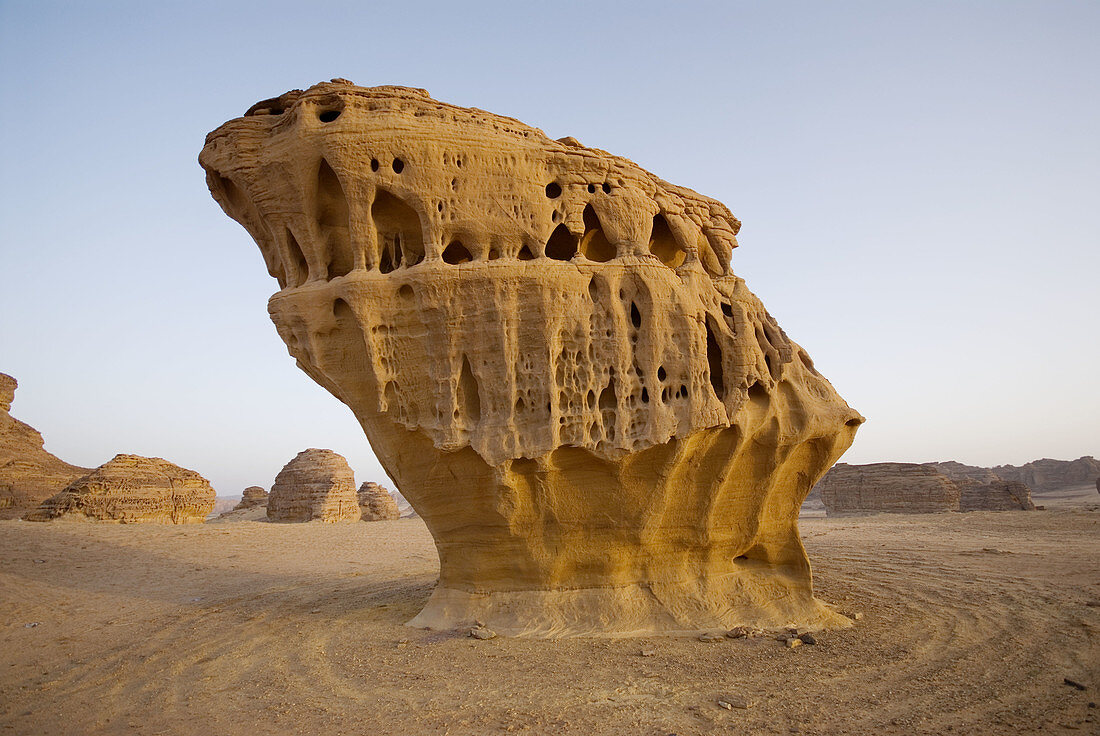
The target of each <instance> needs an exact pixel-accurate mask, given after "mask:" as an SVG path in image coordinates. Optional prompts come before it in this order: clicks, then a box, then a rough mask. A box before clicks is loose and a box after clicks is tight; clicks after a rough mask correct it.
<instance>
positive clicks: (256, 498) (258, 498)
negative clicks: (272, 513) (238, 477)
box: [233, 486, 267, 511]
mask: <svg viewBox="0 0 1100 736" xmlns="http://www.w3.org/2000/svg"><path fill="white" fill-rule="evenodd" d="M258 506H264V507H266V506H267V491H265V490H264V489H263V488H260V487H259V486H249V487H248V488H245V489H244V493H242V494H241V501H240V503H238V504H237V505H236V506H234V507H233V510H234V511H242V510H244V509H252V508H256V507H258Z"/></svg>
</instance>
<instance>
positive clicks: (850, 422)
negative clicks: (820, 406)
mask: <svg viewBox="0 0 1100 736" xmlns="http://www.w3.org/2000/svg"><path fill="white" fill-rule="evenodd" d="M861 424H863V421H862V420H860V419H859V418H857V417H852V418H851V419H849V420H848V421H846V422H844V425H845V426H847V427H858V426H859V425H861Z"/></svg>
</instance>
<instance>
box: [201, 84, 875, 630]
mask: <svg viewBox="0 0 1100 736" xmlns="http://www.w3.org/2000/svg"><path fill="white" fill-rule="evenodd" d="M199 160H200V162H201V164H202V166H203V167H204V168H205V169H206V173H207V183H208V185H209V187H210V191H211V193H212V194H213V196H214V198H215V199H216V200H217V201H218V203H219V204H220V205H221V206H222V208H223V209H224V210H225V212H226V213H227V214H228V215H229V216H231V217H233V218H234V219H236V220H237V221H238V222H240V223H241V224H242V225H243V226H244V227H245V228H246V229H247V230H248V231H249V233H250V234H251V235H252V236H253V238H254V239H255V240H256V242H257V243H258V244H259V246H260V251H261V253H262V254H263V257H264V260H265V262H266V264H267V268H268V272H269V273H270V274H271V275H272V276H273V277H274V278H275V279H276V280H277V281H278V291H277V293H276V294H275V295H274V296H273V297H272V298H271V300H270V302H269V304H268V311H269V312H270V314H271V318H272V320H273V321H274V323H275V326H276V328H277V329H278V332H279V335H280V336H281V337H282V338H283V340H284V341H285V342H286V344H287V346H288V348H289V350H290V353H291V355H293V356H294V358H295V359H296V360H297V362H298V365H299V366H300V367H301V368H302V370H304V371H305V372H306V373H307V374H309V375H310V377H312V378H313V379H314V380H315V381H317V382H318V383H319V384H321V385H322V386H324V387H325V388H326V389H328V390H329V391H330V392H331V393H332V394H333V395H334V396H336V397H337V398H338V399H340V400H341V401H343V402H344V403H345V404H347V405H348V406H349V407H350V408H351V409H352V411H353V412H354V413H355V415H356V417H357V418H358V420H359V422H360V424H361V425H362V426H363V429H364V431H365V432H366V434H367V437H368V439H369V440H370V442H371V445H372V447H373V448H374V451H375V454H376V455H377V456H378V458H379V459H380V461H381V462H382V464H383V466H384V468H385V470H386V472H387V473H388V474H389V476H390V477H391V478H393V479H394V481H395V482H396V483H397V486H398V488H399V489H400V490H401V492H402V493H403V494H404V496H405V497H406V498H408V500H409V501H410V503H411V504H412V505H413V507H414V508H415V509H416V511H417V513H418V514H419V515H420V516H421V517H423V519H424V521H425V523H426V524H427V526H428V528H429V529H430V531H431V532H432V534H433V536H434V537H435V540H436V545H437V548H438V551H439V558H440V576H439V585H438V586H437V588H436V589H435V592H434V593H433V595H432V598H431V600H430V601H429V602H428V604H427V607H426V608H425V609H424V610H423V611H422V612H421V613H420V615H418V616H417V617H416V618H415V619H414V620H413V622H412V623H413V624H415V625H419V626H429V627H436V628H452V627H455V626H458V625H462V624H468V623H470V622H472V621H474V620H479V619H480V620H481V621H483V622H484V623H485V624H486V626H487V627H489V628H491V629H493V630H495V631H497V632H499V633H501V634H509V635H530V636H563V635H576V634H590V633H641V632H648V631H669V630H683V629H698V628H721V627H724V628H729V627H731V626H733V625H736V624H747V625H760V626H763V625H769V626H770V625H776V624H791V625H798V626H803V627H807V626H827V625H831V624H835V625H843V619H842V618H841V617H839V616H837V615H836V614H834V613H832V612H830V611H829V610H828V609H827V608H826V607H824V606H822V605H821V604H820V603H819V602H818V601H817V600H816V599H815V598H814V597H813V593H812V586H811V578H810V566H809V561H808V560H807V557H806V553H805V551H804V550H803V547H802V543H801V541H800V539H799V535H798V528H797V516H798V508H799V504H800V503H801V502H802V499H803V498H804V497H805V496H806V494H807V493H808V492H809V490H810V488H811V487H812V486H813V484H814V482H815V481H816V480H817V479H818V478H819V477H820V476H821V474H822V473H824V472H825V470H826V469H827V468H828V467H829V466H830V465H832V464H833V462H835V461H836V459H837V458H838V457H839V456H840V455H841V454H842V453H843V452H844V451H845V450H846V449H847V447H848V446H849V445H850V444H851V442H852V439H853V438H854V436H855V432H856V430H857V428H858V426H859V424H860V423H861V422H862V421H863V418H862V417H861V416H860V415H859V414H858V413H857V412H856V411H854V410H852V409H851V408H850V407H849V406H848V405H847V404H846V403H845V402H844V400H843V399H842V398H841V397H840V396H839V395H837V393H836V391H835V390H834V389H833V387H832V386H831V385H830V384H829V382H828V381H827V380H826V379H825V378H824V377H823V376H821V375H820V374H819V373H818V372H817V370H816V369H815V368H814V366H813V362H812V361H811V360H810V358H809V356H808V355H807V354H806V352H805V351H804V350H802V349H801V348H800V347H799V346H798V345H796V344H795V343H794V342H792V341H791V340H790V339H789V338H788V337H787V335H786V334H785V333H784V332H783V330H782V329H780V327H779V325H778V324H777V323H776V322H775V320H774V319H773V318H772V317H771V315H769V314H768V312H767V310H766V309H765V308H764V306H763V305H762V304H761V303H760V301H759V299H757V298H756V296H754V295H753V294H752V293H751V292H750V291H749V290H748V288H747V287H746V286H745V282H744V281H743V280H742V279H740V278H738V277H737V276H735V275H734V274H733V273H731V271H730V264H729V260H730V254H731V251H732V249H733V248H734V247H735V246H736V245H737V242H736V237H735V236H736V234H737V231H738V229H739V227H740V223H739V222H738V221H737V219H736V218H734V217H733V215H731V214H730V212H729V210H728V209H727V208H726V207H725V206H724V205H723V204H721V203H720V202H718V201H716V200H713V199H711V198H709V197H705V196H702V195H700V194H697V193H696V192H693V191H691V190H690V189H686V188H683V187H679V186H676V185H673V184H670V183H668V182H666V181H664V180H662V179H660V178H659V177H657V176H654V175H653V174H651V173H649V172H647V171H645V170H644V169H641V168H640V167H638V166H637V165H635V164H634V163H632V162H630V161H628V160H626V159H624V158H620V157H618V156H613V155H611V154H609V153H607V152H605V151H601V150H598V149H594V148H588V147H585V146H583V145H581V144H580V143H578V142H577V141H576V140H575V139H571V138H565V139H562V140H560V141H553V140H550V139H549V138H547V137H546V136H545V135H544V134H543V133H542V131H540V130H538V129H536V128H532V127H529V126H527V125H524V124H523V123H520V122H519V121H516V120H513V119H511V118H506V117H502V116H499V115H494V114H492V113H488V112H485V111H482V110H477V109H469V108H461V107H455V106H453V105H448V104H446V103H443V102H439V101H437V100H433V99H432V98H431V97H429V96H428V94H427V93H426V92H425V91H423V90H417V89H409V88H405V87H375V88H361V87H356V86H354V85H352V84H350V83H348V82H345V81H343V80H334V81H333V82H332V83H325V84H319V85H316V86H314V87H312V88H310V89H309V90H306V91H305V92H301V91H294V92H290V93H287V94H285V95H282V96H281V97H278V98H275V99H272V100H267V101H265V102H262V103H259V104H257V105H254V106H253V107H252V108H251V109H250V110H249V111H248V113H247V114H246V115H245V116H244V117H241V118H238V119H235V120H232V121H230V122H228V123H226V124H224V125H223V126H221V127H220V128H218V129H217V130H215V131H214V132H213V133H211V134H210V135H208V136H207V140H206V145H205V147H204V148H203V151H202V154H201V155H200V157H199ZM272 495H273V496H274V493H273V494H272Z"/></svg>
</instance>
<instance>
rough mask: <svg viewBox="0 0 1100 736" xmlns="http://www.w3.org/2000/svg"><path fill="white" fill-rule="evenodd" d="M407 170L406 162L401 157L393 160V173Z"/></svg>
mask: <svg viewBox="0 0 1100 736" xmlns="http://www.w3.org/2000/svg"><path fill="white" fill-rule="evenodd" d="M404 170H405V162H404V161H402V160H401V159H399V158H395V159H394V160H393V173H395V174H400V173H401V172H402V171H404Z"/></svg>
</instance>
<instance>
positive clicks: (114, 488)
mask: <svg viewBox="0 0 1100 736" xmlns="http://www.w3.org/2000/svg"><path fill="white" fill-rule="evenodd" d="M215 496H216V494H215V492H214V489H213V488H211V487H210V483H209V482H208V481H207V480H206V478H203V477H202V476H201V475H199V474H198V473H196V472H195V471H193V470H187V469H186V468H181V467H179V466H178V465H173V464H172V463H170V462H168V461H167V460H162V459H161V458H159V457H141V456H139V455H115V456H114V458H112V459H111V460H109V461H108V462H106V463H104V464H103V465H100V466H99V467H98V468H96V469H95V470H93V471H92V472H90V473H88V474H87V475H85V476H83V477H81V478H78V479H77V480H75V481H73V482H72V483H70V484H69V485H68V486H67V487H65V489H64V490H62V491H60V492H59V493H57V494H56V495H54V496H51V497H50V498H48V499H46V500H45V501H43V502H42V504H41V505H40V506H39V507H38V508H37V509H35V510H34V511H32V512H30V513H29V514H27V515H26V516H25V517H24V518H25V519H26V520H27V521H51V520H54V519H60V518H71V519H81V520H83V519H87V520H96V521H118V522H124V523H131V522H152V523H158V524H201V523H202V522H203V521H205V520H206V516H207V514H209V513H210V512H211V511H213V509H214V498H215Z"/></svg>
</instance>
